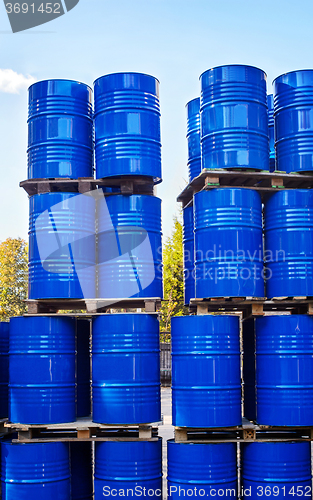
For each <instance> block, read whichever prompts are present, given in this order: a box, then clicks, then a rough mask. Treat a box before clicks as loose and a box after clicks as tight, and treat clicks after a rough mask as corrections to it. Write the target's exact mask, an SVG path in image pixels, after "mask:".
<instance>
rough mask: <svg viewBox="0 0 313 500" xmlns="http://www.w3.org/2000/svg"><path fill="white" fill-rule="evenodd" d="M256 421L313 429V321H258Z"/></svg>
mask: <svg viewBox="0 0 313 500" xmlns="http://www.w3.org/2000/svg"><path fill="white" fill-rule="evenodd" d="M256 369H257V371H256V389H257V421H258V423H259V424H264V425H277V426H283V425H286V426H287V425H288V426H292V427H295V426H313V317H311V316H306V315H296V314H295V315H291V316H268V317H264V318H257V319H256Z"/></svg>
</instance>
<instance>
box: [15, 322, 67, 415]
mask: <svg viewBox="0 0 313 500" xmlns="http://www.w3.org/2000/svg"><path fill="white" fill-rule="evenodd" d="M75 418H76V398H75V320H74V319H73V318H69V317H61V318H57V317H18V318H12V319H11V322H10V383H9V419H10V421H11V422H15V423H21V424H58V423H62V422H73V421H74V420H75Z"/></svg>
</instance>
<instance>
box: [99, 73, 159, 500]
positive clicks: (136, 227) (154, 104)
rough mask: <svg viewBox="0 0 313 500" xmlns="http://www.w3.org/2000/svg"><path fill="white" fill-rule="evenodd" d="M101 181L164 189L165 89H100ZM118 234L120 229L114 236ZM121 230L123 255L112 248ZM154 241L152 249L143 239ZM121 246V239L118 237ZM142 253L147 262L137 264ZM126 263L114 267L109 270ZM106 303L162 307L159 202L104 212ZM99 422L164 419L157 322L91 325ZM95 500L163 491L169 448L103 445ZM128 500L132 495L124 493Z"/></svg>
mask: <svg viewBox="0 0 313 500" xmlns="http://www.w3.org/2000/svg"><path fill="white" fill-rule="evenodd" d="M95 155H96V156H95V157H96V177H97V178H99V179H103V178H106V179H108V178H112V179H113V178H116V177H125V178H128V179H133V180H136V179H138V178H142V179H146V181H147V182H150V183H151V182H152V183H158V182H160V181H161V179H162V173H161V142H160V105H159V82H158V80H157V79H156V78H154V77H152V76H149V75H144V74H137V73H117V74H113V75H106V76H103V77H101V78H99V79H98V80H96V81H95ZM112 224H113V226H112ZM112 227H113V228H114V231H115V233H116V234H117V239H118V247H119V251H118V252H117V253H116V254H115V255H114V244H112V243H111V241H112V240H110V239H108V235H110V234H111V233H110V231H111V230H112ZM144 231H145V232H146V233H147V234H148V241H149V242H150V248H149V246H147V244H146V242H145V240H144V238H143V237H142V236H143V232H144ZM114 236H115V235H114ZM140 245H142V252H141V253H140V254H139V259H138V258H137V261H136V259H130V258H129V255H130V256H131V255H132V250H134V251H135V252H136V247H137V248H138V247H140ZM114 260H115V261H116V262H118V265H117V266H115V267H113V265H112V263H111V262H114ZM98 261H99V265H98V295H99V297H100V298H112V297H113V298H114V297H115V298H127V297H162V269H161V265H162V252H161V200H160V199H159V198H157V197H155V196H150V195H145V194H141V195H140V194H130V195H124V194H120V193H113V194H109V195H108V196H107V197H106V198H105V199H104V198H103V199H102V200H100V203H99V207H98ZM92 392H93V420H94V421H95V422H99V423H106V424H117V425H122V424H132V425H138V424H148V423H151V422H158V421H159V420H160V418H161V399H160V398H161V395H160V348H159V321H158V318H157V316H156V315H149V314H143V313H135V314H132V313H119V314H104V315H100V316H97V317H95V318H94V320H93V344H92ZM94 487H95V499H96V500H97V499H100V498H103V496H104V495H108V496H110V495H111V493H112V495H116V494H117V492H119V493H118V496H122V495H123V491H124V492H125V493H124V494H125V495H133V496H134V495H135V490H136V488H137V489H138V491H141V490H142V494H143V489H144V488H147V491H149V492H150V493H149V495H150V496H152V497H157V496H158V494H161V491H162V441H161V439H160V438H159V439H157V440H156V441H137V442H131V441H116V442H97V443H96V446H95V471H94ZM127 491H128V493H126V492H127Z"/></svg>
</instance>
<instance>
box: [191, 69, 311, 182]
mask: <svg viewBox="0 0 313 500" xmlns="http://www.w3.org/2000/svg"><path fill="white" fill-rule="evenodd" d="M200 82H201V98H196V99H193V100H191V101H190V102H189V103H188V104H187V106H186V107H187V141H188V171H189V182H191V181H192V180H193V179H194V178H195V177H197V176H198V175H199V174H200V173H201V170H202V169H214V168H225V169H229V168H230V169H234V168H244V169H254V170H270V171H271V172H273V171H274V170H277V171H284V172H287V173H291V172H310V171H312V170H313V120H312V118H311V115H312V109H313V70H299V71H293V72H290V73H287V74H284V75H281V76H279V77H278V78H276V79H275V80H274V94H273V95H272V94H271V95H267V91H266V74H265V73H264V72H263V71H262V70H260V69H258V68H254V67H252V66H244V65H229V66H219V67H216V68H212V69H210V70H208V71H205V72H204V73H203V74H202V75H201V76H200Z"/></svg>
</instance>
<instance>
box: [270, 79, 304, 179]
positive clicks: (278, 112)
mask: <svg viewBox="0 0 313 500" xmlns="http://www.w3.org/2000/svg"><path fill="white" fill-rule="evenodd" d="M273 84H274V120H275V147H276V162H277V165H276V168H277V170H283V171H284V172H287V173H289V172H309V171H311V170H313V70H300V71H292V72H290V73H286V74H284V75H281V76H279V77H278V78H276V80H274V82H273Z"/></svg>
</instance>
